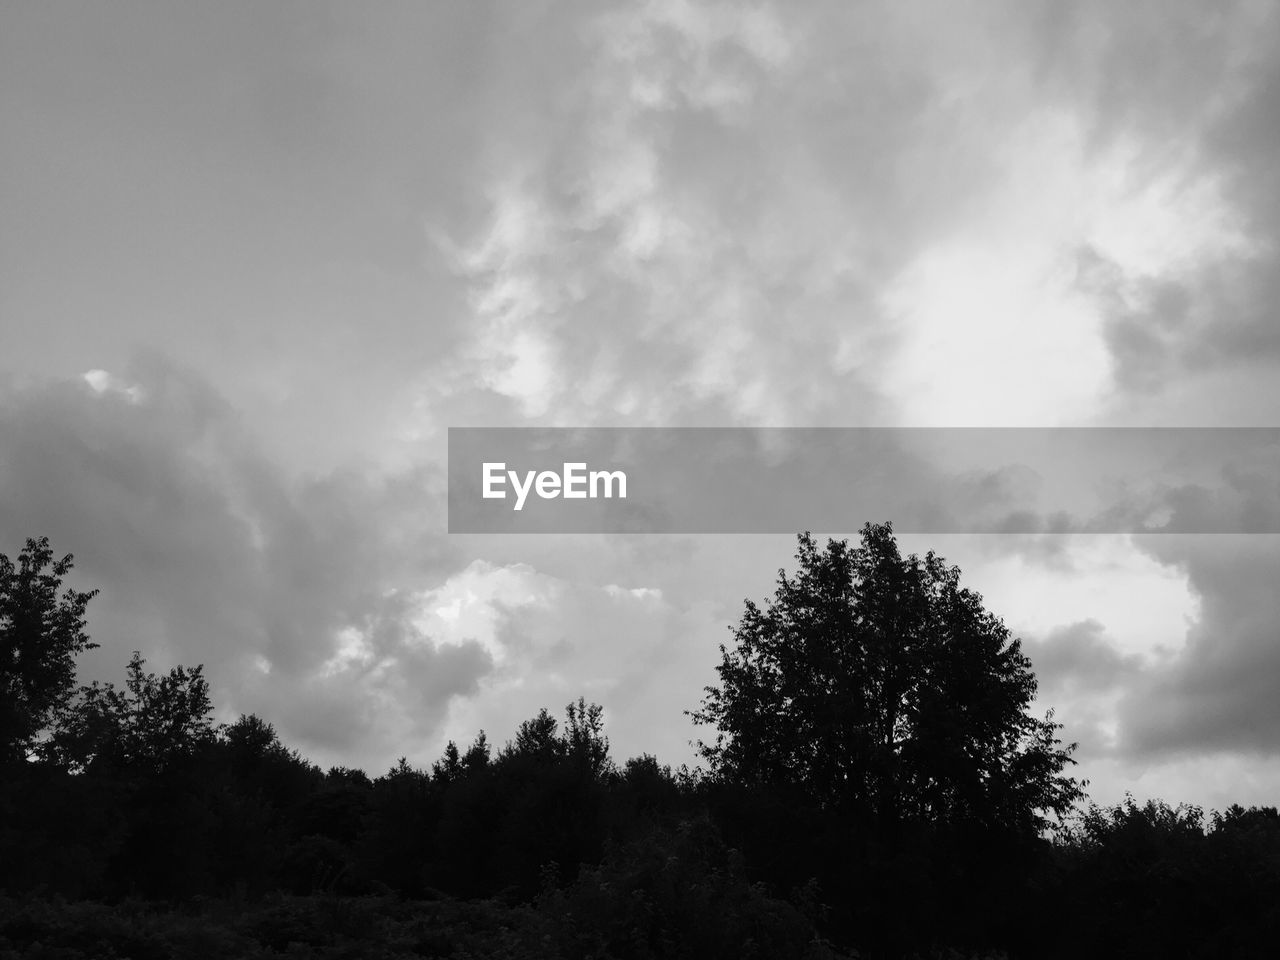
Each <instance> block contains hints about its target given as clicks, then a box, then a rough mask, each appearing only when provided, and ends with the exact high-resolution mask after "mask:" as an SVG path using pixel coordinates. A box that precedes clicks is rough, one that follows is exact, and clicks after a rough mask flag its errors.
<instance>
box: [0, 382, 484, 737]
mask: <svg viewBox="0 0 1280 960" xmlns="http://www.w3.org/2000/svg"><path fill="white" fill-rule="evenodd" d="M93 379H94V383H95V385H96V387H95V386H90V385H89V384H88V383H84V382H71V383H68V382H61V383H48V384H44V385H40V386H29V387H27V388H25V389H18V388H9V389H7V390H6V392H5V394H4V396H3V404H2V405H0V536H2V537H3V541H4V545H5V546H4V549H5V552H7V553H10V554H12V553H15V552H16V551H17V549H19V548H20V546H21V542H22V539H23V538H24V537H26V536H39V535H47V536H49V537H50V540H51V542H52V544H53V546H54V548H55V550H57V551H62V552H67V551H69V552H72V553H74V554H75V555H76V563H77V570H76V577H77V580H79V581H81V582H83V583H85V584H88V585H92V586H96V587H101V588H102V595H101V596H100V597H99V598H98V599H96V600H95V601H94V602H93V605H92V606H91V608H90V627H91V633H92V635H93V636H94V638H95V639H96V640H97V641H99V642H100V643H101V644H102V649H101V650H99V651H98V652H97V653H96V655H95V656H94V657H93V658H92V659H91V660H90V661H88V666H89V668H90V672H91V673H92V674H93V675H96V676H100V677H106V678H109V679H113V680H117V681H118V680H119V675H120V673H121V671H122V667H123V664H124V662H125V661H126V660H127V658H128V652H129V650H131V649H133V648H135V647H137V648H140V649H141V650H142V652H143V654H144V656H146V657H148V658H149V659H151V660H152V662H153V663H155V664H157V665H163V664H168V663H173V662H184V663H188V664H191V663H196V662H203V663H205V664H206V665H207V669H208V672H209V676H210V678H211V681H212V684H213V689H214V693H215V697H216V702H217V703H218V704H219V706H221V707H225V708H228V709H231V710H236V711H240V710H243V711H249V710H258V711H261V712H265V713H267V714H268V715H269V716H270V717H272V718H273V719H277V721H278V722H279V723H280V726H281V728H282V732H284V733H289V734H296V735H298V736H299V737H301V738H302V740H303V742H304V744H305V745H309V746H312V747H318V748H321V749H327V748H340V747H342V746H344V745H346V744H348V743H351V742H358V741H362V740H367V739H368V738H370V737H372V736H373V735H374V732H375V729H377V728H380V727H382V726H383V725H384V721H386V720H387V716H386V714H387V704H386V703H384V702H383V701H384V700H390V701H392V703H391V706H392V707H393V708H394V707H397V706H398V703H399V699H400V698H401V697H412V699H413V700H414V703H415V712H414V714H413V717H414V719H413V720H412V722H410V723H409V726H410V728H411V730H412V731H413V732H415V733H417V734H425V732H426V731H429V730H430V729H431V728H432V726H433V725H434V724H435V723H437V722H438V721H439V720H440V719H441V718H442V717H443V714H444V710H445V708H446V707H447V704H448V701H449V699H450V698H451V697H453V696H456V695H458V694H462V693H467V692H471V691H473V690H474V689H475V685H476V683H477V681H478V680H479V678H480V677H481V676H482V675H483V674H484V673H485V672H486V670H487V669H488V666H489V660H488V656H487V654H485V653H484V651H483V650H481V649H480V648H479V647H477V646H476V645H475V644H472V643H462V644H458V645H455V646H452V647H447V648H440V649H437V648H436V646H434V645H433V643H432V642H431V640H430V638H427V637H424V636H422V635H420V634H419V633H417V632H416V631H414V630H413V629H412V628H411V627H410V626H409V625H408V622H407V621H408V618H409V612H408V610H407V608H406V606H405V601H404V599H403V597H404V595H405V592H406V591H412V590H413V589H415V588H420V587H421V586H422V584H423V583H424V582H426V581H429V580H430V578H431V577H432V576H439V575H441V574H442V573H443V572H444V571H445V570H446V569H447V568H448V565H449V564H450V562H451V561H452V559H453V556H452V551H451V550H450V549H449V547H448V546H447V545H446V544H445V543H444V542H443V541H441V540H440V539H439V538H432V537H429V536H427V535H426V531H428V530H430V529H432V528H433V527H434V525H435V524H436V520H437V518H436V516H435V512H433V510H432V509H431V507H430V503H431V495H432V494H431V491H432V489H433V484H434V483H435V481H434V480H433V478H432V476H431V471H428V470H420V471H413V472H410V473H408V474H406V475H403V476H395V477H384V478H380V479H377V480H370V479H368V478H366V477H363V476H360V475H357V474H354V473H350V472H349V473H345V474H344V473H334V474H330V475H327V476H323V477H315V478H310V479H305V480H302V481H295V482H289V481H286V480H285V479H284V478H283V477H282V476H281V475H280V474H279V473H278V472H277V470H276V468H274V467H273V466H272V465H271V463H270V461H269V459H268V458H267V457H266V456H265V455H264V454H263V452H262V451H259V450H257V449H256V448H255V447H254V445H253V444H252V443H251V441H249V440H248V439H247V432H246V430H245V429H244V426H243V424H242V423H241V422H240V419H239V415H238V413H237V412H236V411H235V410H234V409H232V408H231V407H230V406H229V405H228V404H226V403H225V402H224V401H223V400H222V399H221V398H220V397H218V396H217V394H216V393H214V391H212V390H211V389H210V388H209V387H208V386H207V385H206V384H204V383H203V382H202V381H201V380H200V379H199V378H198V377H196V376H195V375H193V374H191V373H189V372H185V371H182V370H179V369H176V368H174V367H172V366H169V365H168V364H166V363H164V362H162V361H160V360H157V359H152V360H150V361H147V362H144V363H141V364H139V366H138V368H137V369H136V370H135V371H133V372H132V373H131V374H130V375H129V376H128V377H125V376H120V377H111V376H110V375H107V374H105V373H102V372H99V374H98V375H96V376H95V377H94V378H93ZM344 629H350V630H354V631H357V632H358V634H359V636H361V637H362V638H363V640H362V644H363V646H362V654H361V656H360V657H359V658H358V659H357V660H355V661H352V662H344V661H342V659H341V658H340V657H339V658H338V660H336V661H335V659H334V658H335V656H336V655H337V654H338V652H339V650H340V648H341V646H342V637H341V635H340V634H341V631H343V630H344ZM267 676H269V677H270V678H271V683H270V684H263V683H262V682H261V681H262V680H264V679H265V678H266V677H267ZM392 719H399V718H398V717H396V716H394V714H393V717H392ZM382 735H385V731H383V733H382Z"/></svg>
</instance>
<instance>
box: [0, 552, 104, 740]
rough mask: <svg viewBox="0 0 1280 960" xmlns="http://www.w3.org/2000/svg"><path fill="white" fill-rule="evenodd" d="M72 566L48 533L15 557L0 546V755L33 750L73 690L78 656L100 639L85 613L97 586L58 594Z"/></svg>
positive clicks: (69, 555) (70, 559)
mask: <svg viewBox="0 0 1280 960" xmlns="http://www.w3.org/2000/svg"><path fill="white" fill-rule="evenodd" d="M71 568H72V557H71V554H67V555H66V556H65V557H63V558H62V559H61V560H55V559H54V554H53V551H52V550H51V549H50V548H49V539H48V537H40V538H39V539H34V538H28V540H27V543H26V546H25V547H24V548H23V550H22V552H21V553H19V554H18V562H17V563H16V564H15V563H14V562H13V561H12V560H10V559H9V558H8V557H7V556H5V555H4V554H3V553H0V761H3V760H20V759H23V758H25V757H27V756H29V755H30V753H31V751H32V749H33V747H34V746H35V743H36V740H37V738H38V737H39V734H40V732H41V731H42V730H44V729H45V727H47V726H48V725H49V723H50V721H51V720H52V718H53V716H54V714H55V713H56V712H57V711H58V710H59V709H61V708H62V707H64V706H65V705H66V703H67V701H68V700H69V699H70V698H71V695H72V693H73V692H74V687H75V677H76V656H77V655H78V654H80V652H81V651H84V650H90V649H93V648H94V647H96V646H97V644H96V643H93V642H91V641H90V640H89V637H88V635H87V634H86V633H85V631H84V627H85V617H84V614H85V607H86V606H87V605H88V603H89V601H90V600H92V599H93V597H94V596H95V595H96V594H97V592H98V591H97V590H91V591H88V592H83V593H82V592H79V591H76V590H71V589H68V590H66V591H65V592H62V594H61V596H59V591H60V590H61V589H62V580H63V578H64V577H65V576H66V575H67V574H68V573H70V572H71Z"/></svg>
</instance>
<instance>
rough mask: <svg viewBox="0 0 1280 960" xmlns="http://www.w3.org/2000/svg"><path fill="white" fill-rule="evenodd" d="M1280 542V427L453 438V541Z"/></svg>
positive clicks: (536, 432) (628, 430)
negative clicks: (599, 536) (1054, 537)
mask: <svg viewBox="0 0 1280 960" xmlns="http://www.w3.org/2000/svg"><path fill="white" fill-rule="evenodd" d="M883 520H892V521H893V523H894V528H895V529H896V530H898V531H899V532H902V533H1051V532H1062V533H1070V532H1082V533H1280V428H1273V427H1266V428H1253V427H1244V428H1182V427H1179V428H1121V427H1117V428H1075V429H1072V428H995V427H993V428H959V429H957V428H830V429H824V428H746V427H744V428H737V427H724V428H721V427H707V428H665V427H664V428H641V427H623V428H605V427H598V428H584V429H559V428H540V427H539V428H485V427H474V428H473V427H464V428H458V427H454V428H450V430H449V532H450V533H788V534H789V533H796V532H797V531H800V530H816V531H823V532H828V533H836V532H853V531H856V530H858V529H860V528H861V526H862V524H863V523H865V522H867V521H883Z"/></svg>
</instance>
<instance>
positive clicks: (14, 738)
mask: <svg viewBox="0 0 1280 960" xmlns="http://www.w3.org/2000/svg"><path fill="white" fill-rule="evenodd" d="M796 560H797V570H796V571H795V573H793V574H789V573H788V572H787V571H785V570H783V571H780V572H779V576H778V582H777V589H776V591H775V594H774V596H773V597H772V598H771V599H770V600H769V601H767V602H766V603H765V604H764V605H763V606H758V605H756V604H754V603H751V602H748V603H747V604H746V608H745V612H744V614H743V617H742V619H741V621H740V623H739V624H738V625H737V626H736V627H735V628H734V629H733V637H732V642H731V643H728V644H725V645H723V646H722V647H721V648H720V657H721V661H720V664H719V665H718V678H719V682H718V683H717V684H715V685H713V686H710V687H708V688H707V690H706V691H705V696H704V697H703V699H702V702H701V704H699V705H697V706H696V707H693V708H692V709H691V710H690V711H689V713H690V716H691V717H692V719H693V720H694V721H695V722H696V723H698V724H700V725H701V726H702V727H703V728H704V729H705V730H707V733H708V739H707V740H705V741H702V742H700V743H699V744H698V747H699V753H700V758H701V761H702V765H700V766H699V767H697V768H695V769H692V770H690V769H688V768H687V767H681V768H679V769H675V770H673V769H672V768H671V767H669V766H666V765H663V764H661V763H660V762H659V761H658V759H657V758H655V757H653V756H649V755H643V756H640V757H635V758H631V759H627V760H625V761H619V760H617V759H615V757H614V756H613V755H612V753H611V751H610V746H609V740H608V737H607V735H606V733H605V726H604V712H603V709H602V708H601V707H600V706H599V705H597V704H593V703H588V702H587V701H586V700H585V699H582V698H580V699H578V700H577V701H576V702H573V703H570V704H568V705H567V706H566V707H565V709H564V712H563V715H562V717H557V716H555V715H553V714H552V713H551V712H550V711H549V710H546V709H543V710H541V711H540V712H539V713H538V714H537V715H535V716H533V717H531V718H529V719H528V720H526V721H525V722H523V723H522V724H520V725H519V726H518V728H517V729H516V730H515V731H513V734H512V736H511V738H510V739H508V740H506V741H505V742H504V743H503V744H502V745H500V746H499V745H495V744H492V743H491V742H490V741H489V739H488V737H487V736H486V734H485V733H484V732H483V731H481V732H479V733H478V734H477V736H476V737H475V739H474V740H473V741H472V742H471V743H470V744H469V745H465V746H464V745H459V744H456V743H453V742H450V743H449V744H448V745H447V746H446V748H445V749H444V751H443V753H442V755H441V756H440V758H439V759H438V760H436V761H435V762H434V763H432V764H431V765H430V766H429V767H427V768H417V767H415V766H413V765H411V764H409V763H408V762H407V761H406V760H404V759H401V760H400V761H399V762H398V763H397V764H395V765H394V766H392V767H391V768H390V769H389V770H387V771H386V772H384V773H382V774H380V775H376V776H373V777H370V776H369V775H367V774H366V773H365V772H363V771H361V770H358V769H351V768H346V767H333V768H330V769H329V770H327V771H325V770H321V769H320V768H319V767H317V766H316V765H314V764H312V763H311V762H309V761H308V760H307V759H306V758H305V757H303V756H302V755H301V754H300V753H299V752H298V751H297V750H294V749H290V748H289V747H288V746H287V745H286V744H284V743H282V742H281V740H280V738H279V736H278V735H277V733H276V731H275V729H274V728H273V726H272V725H271V723H270V722H269V721H268V720H267V719H265V718H261V717H258V716H254V715H247V716H242V717H240V718H239V719H238V720H236V721H235V722H233V723H230V724H227V725H217V724H215V723H214V722H213V721H212V699H211V694H210V689H209V685H208V683H207V681H206V680H205V678H204V676H203V671H202V669H201V668H200V667H198V666H197V667H194V668H187V667H183V666H179V667H175V668H173V669H171V670H170V671H168V672H167V673H162V674H157V673H154V672H150V671H148V670H147V667H146V661H145V660H144V659H143V658H142V657H141V655H140V654H139V653H135V654H134V655H133V658H132V659H131V660H130V662H129V663H128V665H127V667H126V679H125V684H124V686H123V687H122V688H117V687H115V686H114V685H112V684H102V683H92V684H87V685H79V686H77V684H76V681H75V663H76V658H77V657H78V655H79V654H80V653H82V652H83V651H85V650H87V649H90V648H92V647H93V643H92V641H91V640H90V638H89V636H88V633H87V630H86V627H87V618H86V617H87V610H88V605H89V603H90V602H91V601H92V599H93V597H94V592H92V591H90V592H77V591H75V590H71V589H66V588H64V585H63V581H64V579H65V578H66V576H67V574H68V573H69V572H70V570H71V569H72V562H73V558H72V557H71V556H70V555H68V556H65V557H63V558H61V559H58V558H56V555H55V554H54V553H53V551H52V549H51V548H50V545H49V543H48V541H47V540H43V539H32V540H28V541H27V542H26V546H25V547H24V549H23V550H22V551H21V552H20V553H19V554H18V556H17V558H16V561H11V560H10V558H9V557H7V556H5V555H3V554H0V758H2V759H0V763H2V766H0V776H2V780H0V891H3V893H4V894H5V895H7V898H0V957H6V956H9V955H10V954H12V955H14V956H27V955H30V956H45V955H47V956H62V957H71V958H74V957H76V956H91V955H102V956H108V955H114V956H124V955H138V956H141V955H155V956H175V957H177V956H187V955H194V953H192V952H191V951H192V949H193V948H191V947H190V945H189V944H188V946H187V947H181V948H180V947H178V946H176V945H175V944H176V943H177V940H175V939H174V938H175V937H177V934H176V933H174V930H177V929H179V928H180V927H181V924H178V923H177V921H174V922H173V923H170V924H169V926H167V927H166V926H163V925H161V927H160V928H157V929H159V932H156V933H154V935H151V934H148V936H150V937H151V939H149V940H147V939H146V938H145V937H144V938H143V939H142V940H140V939H139V937H140V936H141V934H140V933H139V929H141V928H140V927H139V926H138V924H136V923H135V924H134V925H133V926H129V927H127V928H120V927H117V926H112V924H113V923H115V920H113V919H108V918H109V917H112V916H114V914H110V913H98V912H94V911H95V910H96V909H98V908H97V906H95V905H105V906H103V909H104V910H105V909H106V908H107V907H111V908H112V909H116V910H118V909H119V908H120V905H122V904H135V905H136V904H138V903H146V904H150V905H152V906H153V907H154V908H155V909H156V910H168V911H170V912H172V913H173V914H174V915H175V916H176V915H177V914H178V913H180V912H181V911H183V910H187V911H190V909H192V907H191V905H192V904H201V903H203V904H208V903H209V902H211V901H216V902H218V903H221V904H232V905H234V906H233V908H228V909H229V913H227V914H226V915H225V916H224V915H223V914H217V916H218V917H222V918H223V920H225V923H223V920H219V921H218V923H222V925H223V926H224V927H226V928H227V929H228V930H231V931H232V932H230V933H227V932H225V931H224V933H223V934H222V935H223V936H225V937H232V938H234V937H240V938H241V939H240V940H235V941H234V943H235V944H236V945H235V946H232V945H231V944H232V943H233V940H231V939H227V940H225V941H217V942H218V943H222V946H221V947H217V948H216V949H215V947H213V946H208V945H206V948H202V949H204V952H205V954H206V955H209V956H223V955H226V956H247V955H250V953H249V952H248V951H251V950H259V951H261V952H262V953H261V955H263V956H266V955H273V954H276V953H289V955H291V956H292V955H301V956H347V955H349V956H365V957H378V956H446V957H447V956H508V955H509V956H546V957H575V958H587V957H597V958H610V957H617V958H651V957H652V958H656V957H699V958H701V957H743V956H759V957H840V956H854V955H856V956H860V957H909V956H955V955H957V954H956V953H948V952H947V951H967V952H966V953H960V954H958V955H960V956H969V955H973V956H999V955H1004V956H1010V957H1065V956H1076V955H1078V954H1080V953H1081V952H1082V951H1083V952H1092V953H1095V954H1097V955H1103V956H1161V957H1164V956H1191V957H1218V956H1232V957H1252V956H1259V957H1261V956H1264V955H1265V956H1270V955H1271V952H1270V945H1271V944H1272V943H1274V942H1276V940H1275V937H1276V935H1277V934H1280V907H1278V906H1277V904H1280V815H1278V814H1277V811H1276V810H1275V808H1270V807H1267V808H1251V809H1244V808H1241V807H1232V808H1230V809H1228V810H1227V811H1225V812H1222V813H1210V814H1209V815H1208V816H1206V814H1205V813H1204V811H1202V810H1200V809H1198V808H1195V807H1190V806H1185V805H1179V806H1169V805H1168V804H1165V803H1163V802H1160V801H1151V802H1147V803H1144V804H1139V803H1138V802H1137V801H1135V800H1132V799H1129V800H1127V801H1126V802H1125V803H1123V804H1120V805H1117V806H1112V807H1098V806H1096V805H1087V804H1086V803H1085V801H1086V796H1085V793H1084V790H1085V786H1086V785H1085V784H1082V783H1080V782H1078V781H1077V780H1076V779H1074V778H1072V777H1070V776H1069V775H1068V770H1069V768H1070V766H1071V764H1072V763H1073V754H1074V745H1070V744H1063V743H1062V742H1061V741H1060V740H1059V738H1058V733H1059V731H1060V729H1061V727H1060V725H1059V724H1057V723H1055V722H1054V720H1053V717H1052V714H1051V713H1050V714H1048V715H1046V716H1043V717H1037V716H1035V715H1033V714H1032V713H1031V706H1032V702H1033V698H1034V695H1035V678H1034V673H1033V670H1032V664H1031V663H1030V661H1029V660H1028V658H1027V657H1026V655H1025V654H1024V653H1023V652H1022V650H1021V646H1020V644H1019V643H1018V641H1017V639H1016V638H1013V637H1011V636H1010V634H1009V632H1008V630H1007V629H1006V628H1005V626H1004V624H1003V623H1002V622H1001V621H1000V620H999V619H998V618H997V617H995V616H994V615H993V614H991V613H990V612H989V611H987V610H986V609H985V608H984V607H983V604H982V598H981V597H980V596H979V595H978V594H976V593H974V592H973V591H971V590H968V589H967V588H964V587H963V586H961V583H960V571H959V570H958V569H957V568H956V567H954V566H949V565H947V564H946V563H945V562H944V561H943V560H942V559H941V558H939V557H937V556H936V555H934V554H933V553H929V554H927V555H926V556H925V557H923V558H920V557H917V556H914V555H912V556H909V557H903V556H901V554H900V553H899V551H898V548H897V544H896V541H895V539H894V537H893V532H892V528H891V526H890V525H888V524H884V525H873V524H868V525H867V526H866V527H864V529H863V531H862V535H861V540H860V542H859V543H857V544H854V545H851V544H849V543H848V542H847V541H837V540H832V541H828V542H827V544H826V545H825V546H822V545H819V544H818V543H817V542H816V541H815V540H814V539H813V538H812V537H810V536H809V535H807V534H804V535H801V537H800V538H799V541H798V549H797V554H796ZM282 898H284V899H282ZM290 898H291V899H290ZM51 904H57V905H59V906H57V907H56V909H55V907H53V906H51ZM334 904H346V905H348V906H347V907H343V908H342V910H345V911H346V912H345V913H342V912H341V911H339V909H338V907H336V906H333V905H334ZM351 905H354V906H351ZM51 910H52V911H54V913H50V911H51ZM405 910H410V911H417V913H411V914H406V913H405V912H404V911H405ZM58 911H61V912H58ZM317 911H320V912H323V911H329V914H337V913H340V914H341V917H343V918H345V919H343V921H342V923H341V924H339V927H340V928H341V930H343V931H345V933H343V934H342V935H343V936H345V937H346V938H347V939H346V940H342V939H341V938H340V937H339V938H338V939H333V938H332V937H331V938H330V939H329V940H317V939H316V938H317V936H319V934H317V930H324V929H327V927H326V926H325V924H326V923H327V922H329V921H323V922H322V918H321V919H317V917H318V916H319V915H318V913H317ZM329 914H326V916H328V915H329ZM352 917H366V918H367V917H372V918H373V919H369V920H368V922H367V923H365V922H364V921H361V923H362V924H363V925H361V924H356V923H355V921H354V920H352V919H351V918H352ZM424 917H430V918H431V922H430V923H427V922H426V920H424V919H423V918H424ZM414 918H416V919H414ZM206 919H207V918H206ZM184 922H189V921H184ZM207 922H208V923H213V921H212V920H208V921H207ZM344 924H345V925H344ZM415 924H416V925H415ZM95 925H96V926H95ZM89 928H92V929H93V930H96V931H98V932H97V933H95V934H94V936H96V937H99V939H98V940H93V941H92V942H93V943H94V944H96V946H93V947H87V946H84V945H83V944H84V943H87V942H88V941H85V940H84V939H83V937H84V936H85V934H84V931H85V930H86V929H89ZM428 928H429V929H428ZM148 929H150V928H148ZM183 929H185V928H183ZM103 931H106V932H103ZM210 936H212V935H210ZM77 937H80V939H76V938H77ZM103 937H105V938H106V940H102V939H101V938H103ZM121 937H123V938H125V939H124V940H121V939H120V938H121ZM130 937H132V938H133V939H132V940H130V939H128V938H130ZM333 937H338V934H336V933H335V934H333ZM59 938H61V939H59ZM112 938H115V939H112ZM166 938H167V939H166ZM214 939H215V940H216V938H214ZM144 940H145V943H144V942H143V941H144ZM126 941H127V942H126ZM211 942H212V941H211ZM51 943H52V944H54V945H55V947H56V949H60V950H63V953H46V954H41V953H39V952H38V951H39V950H46V951H47V950H49V949H54V948H53V947H50V944H51ZM104 943H105V944H106V946H103V944H104ZM121 944H124V946H122V945H121ZM130 944H131V946H130ZM140 944H141V945H140ZM6 950H8V951H9V953H6V952H5V951H6ZM76 950H79V951H80V953H78V954H77V953H75V952H74V951H76ZM218 950H223V951H224V952H222V953H219V952H218ZM344 950H345V951H348V952H347V953H343V951H344ZM68 951H72V952H68ZM86 951H89V952H86ZM93 951H96V954H95V953H94V952H93ZM107 951H114V952H107ZM148 951H150V953H148ZM307 951H310V952H307ZM326 951H328V952H326ZM504 951H505V952H504Z"/></svg>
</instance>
